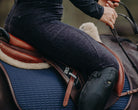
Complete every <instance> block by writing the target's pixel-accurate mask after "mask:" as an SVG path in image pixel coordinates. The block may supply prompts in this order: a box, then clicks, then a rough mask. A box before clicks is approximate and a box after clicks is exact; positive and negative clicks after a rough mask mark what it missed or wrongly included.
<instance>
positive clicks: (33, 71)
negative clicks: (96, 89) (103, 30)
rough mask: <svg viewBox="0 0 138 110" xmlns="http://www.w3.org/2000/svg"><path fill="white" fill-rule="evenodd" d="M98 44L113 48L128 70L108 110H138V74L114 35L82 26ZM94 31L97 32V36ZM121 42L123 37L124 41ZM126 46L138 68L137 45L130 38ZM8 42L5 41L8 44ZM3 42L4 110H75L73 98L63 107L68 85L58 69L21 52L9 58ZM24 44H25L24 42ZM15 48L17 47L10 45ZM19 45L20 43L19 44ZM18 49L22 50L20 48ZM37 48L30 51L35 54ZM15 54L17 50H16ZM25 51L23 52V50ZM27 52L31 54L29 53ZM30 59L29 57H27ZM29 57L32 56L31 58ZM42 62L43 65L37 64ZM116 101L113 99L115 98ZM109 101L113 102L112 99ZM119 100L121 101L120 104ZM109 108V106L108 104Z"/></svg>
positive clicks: (0, 55)
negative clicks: (120, 90)
mask: <svg viewBox="0 0 138 110" xmlns="http://www.w3.org/2000/svg"><path fill="white" fill-rule="evenodd" d="M80 29H81V30H83V31H84V32H86V33H87V34H89V35H90V36H92V37H95V40H97V41H98V42H103V43H104V44H105V45H106V46H108V47H109V48H110V49H112V50H113V51H114V52H115V53H116V54H117V55H118V57H119V58H120V59H121V61H122V63H123V66H124V69H125V82H124V87H123V91H122V94H121V96H120V97H118V96H117V98H114V99H115V101H114V103H113V105H110V107H109V108H105V109H108V110H126V109H128V110H134V109H135V110H136V109H138V105H137V104H136V102H138V93H137V92H138V81H137V78H138V75H137V72H136V71H135V69H134V68H133V67H132V66H131V63H130V62H129V60H128V59H127V57H126V56H125V55H124V53H123V52H122V50H121V48H120V47H119V45H118V43H117V41H116V39H115V38H114V37H113V35H100V36H99V34H98V31H97V28H96V27H95V26H94V24H93V23H85V24H83V25H82V26H81V27H80ZM93 32H94V33H93ZM120 39H121V38H120ZM121 40H122V45H123V47H124V48H125V49H126V51H127V53H128V54H129V56H130V57H131V58H132V59H133V62H134V63H135V64H136V66H137V67H138V59H137V55H138V50H137V46H136V45H135V44H133V43H132V42H130V41H129V40H127V39H121ZM4 42H5V41H4ZM4 42H3V41H1V42H0V48H1V50H0V59H1V60H0V67H1V68H0V82H1V83H0V87H1V89H0V96H1V97H0V102H1V103H0V108H1V109H2V110H28V109H31V110H36V109H38V110H39V109H48V110H75V109H76V106H75V104H74V103H73V101H72V99H71V98H70V99H69V102H68V105H67V106H66V107H63V105H62V102H63V98H64V94H65V90H66V84H65V82H64V80H63V79H62V78H61V77H60V75H59V73H58V71H56V70H55V68H53V67H52V66H51V65H50V64H48V62H42V61H41V60H42V59H43V58H41V56H40V55H37V57H38V58H39V59H37V58H36V57H35V56H34V57H35V58H34V57H33V58H31V59H30V57H29V62H27V60H25V61H23V60H24V59H21V58H20V60H17V59H16V58H17V57H18V55H17V53H14V55H9V56H8V54H7V55H6V52H7V50H6V49H5V51H3V50H4V49H3V48H2V43H4ZM10 42H12V37H11V41H10ZM20 44H21V43H20ZM7 45H8V46H11V48H12V49H13V48H14V46H13V45H11V44H7ZM15 45H16V44H15ZM16 50H18V48H17V47H16ZM33 50H34V48H33V49H30V51H31V52H29V54H30V53H31V54H32V53H33V52H32V51H33ZM12 51H14V50H12ZM21 52H23V49H22V51H21ZM26 53H27V52H26ZM25 58H26V57H25ZM27 58H28V57H27ZM38 60H39V63H36V61H38ZM112 98H113V97H112ZM112 98H111V99H109V101H110V100H112ZM117 100H118V101H117ZM107 105H108V104H107Z"/></svg>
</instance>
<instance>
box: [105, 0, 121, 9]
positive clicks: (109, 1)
mask: <svg viewBox="0 0 138 110" xmlns="http://www.w3.org/2000/svg"><path fill="white" fill-rule="evenodd" d="M105 6H107V7H109V6H110V7H111V8H116V7H118V6H119V3H117V2H115V3H113V2H112V1H111V0H108V1H107V2H106V4H105Z"/></svg>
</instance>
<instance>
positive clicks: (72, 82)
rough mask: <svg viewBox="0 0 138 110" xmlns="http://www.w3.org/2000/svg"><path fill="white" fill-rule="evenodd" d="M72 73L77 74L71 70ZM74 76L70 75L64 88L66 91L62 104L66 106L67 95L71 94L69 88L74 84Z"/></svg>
mask: <svg viewBox="0 0 138 110" xmlns="http://www.w3.org/2000/svg"><path fill="white" fill-rule="evenodd" d="M72 73H73V75H75V76H76V75H77V72H76V71H75V70H73V72H72ZM74 81H75V78H74V77H73V76H71V77H70V80H69V83H68V86H67V89H66V93H65V97H64V101H63V106H64V107H65V106H67V105H68V101H69V97H70V95H71V90H72V87H73V84H74Z"/></svg>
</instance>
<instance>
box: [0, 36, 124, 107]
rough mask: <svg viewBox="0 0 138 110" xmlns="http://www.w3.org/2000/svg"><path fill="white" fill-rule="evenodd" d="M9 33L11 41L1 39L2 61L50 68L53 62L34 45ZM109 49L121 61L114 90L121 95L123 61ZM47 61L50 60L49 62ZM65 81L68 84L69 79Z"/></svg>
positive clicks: (13, 64) (35, 67)
mask: <svg viewBox="0 0 138 110" xmlns="http://www.w3.org/2000/svg"><path fill="white" fill-rule="evenodd" d="M9 35H10V39H9V42H4V41H3V40H0V59H1V60H2V61H4V62H6V63H7V64H10V65H12V66H15V67H18V68H23V69H48V68H49V67H50V65H51V63H49V61H48V60H45V58H44V57H43V56H42V55H40V54H39V53H38V52H37V50H36V49H35V48H34V47H32V46H31V45H29V44H28V43H26V42H24V41H22V40H20V39H19V38H16V37H15V36H13V35H11V34H9ZM101 45H103V46H104V47H105V48H107V49H108V47H106V46H105V45H104V44H101ZM108 50H109V51H110V52H111V53H112V54H113V55H114V56H115V57H116V58H117V61H118V63H119V78H118V82H117V84H116V86H115V88H114V91H113V93H115V94H116V96H117V97H119V96H120V95H121V93H122V90H123V87H124V70H123V66H122V63H121V61H120V60H119V58H118V57H117V55H116V54H114V52H112V51H111V50H110V49H108ZM46 61H48V63H47V62H46ZM52 66H53V65H52ZM55 67H56V66H55ZM56 69H57V68H56ZM58 69H59V68H58ZM63 77H64V76H63ZM65 82H66V83H67V84H68V83H69V80H68V81H65ZM75 90H76V89H75ZM72 94H73V95H72ZM72 94H71V96H72V99H75V98H74V95H75V94H76V93H75V92H72ZM111 96H112V95H111ZM111 98H112V97H111ZM109 100H110V99H109ZM114 102H115V101H114ZM108 106H110V104H109V105H108V104H107V107H108Z"/></svg>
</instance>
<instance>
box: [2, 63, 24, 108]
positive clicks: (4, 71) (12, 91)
mask: <svg viewBox="0 0 138 110" xmlns="http://www.w3.org/2000/svg"><path fill="white" fill-rule="evenodd" d="M0 68H1V69H2V71H3V73H4V74H5V77H6V80H7V82H8V85H9V88H10V91H11V95H12V98H13V100H14V102H15V104H16V106H17V108H18V109H19V110H22V109H21V107H20V106H19V104H18V102H17V100H16V97H15V94H14V90H13V88H12V85H11V81H10V79H9V76H8V74H7V71H6V70H5V68H4V67H3V65H2V64H1V63H0Z"/></svg>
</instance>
